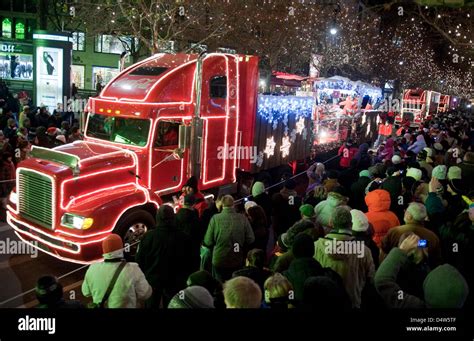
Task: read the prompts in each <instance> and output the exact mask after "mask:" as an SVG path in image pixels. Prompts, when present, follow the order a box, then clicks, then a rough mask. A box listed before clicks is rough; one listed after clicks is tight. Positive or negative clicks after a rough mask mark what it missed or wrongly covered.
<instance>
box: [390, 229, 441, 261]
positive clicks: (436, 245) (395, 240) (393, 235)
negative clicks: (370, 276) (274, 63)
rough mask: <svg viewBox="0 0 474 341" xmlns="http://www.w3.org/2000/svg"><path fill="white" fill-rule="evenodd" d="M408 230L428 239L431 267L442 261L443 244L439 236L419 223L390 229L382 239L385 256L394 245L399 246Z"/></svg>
mask: <svg viewBox="0 0 474 341" xmlns="http://www.w3.org/2000/svg"><path fill="white" fill-rule="evenodd" d="M408 232H413V233H415V234H416V235H417V236H418V237H420V239H426V240H427V246H428V256H429V262H430V265H431V267H433V268H434V267H436V266H437V265H438V264H440V263H441V245H440V242H439V238H438V236H437V235H436V234H434V233H433V232H432V231H430V230H428V229H427V228H425V227H424V226H423V225H417V224H405V225H402V226H397V227H394V228H392V229H390V230H389V231H388V233H387V234H386V236H385V237H384V238H383V240H382V244H381V246H382V247H381V248H382V252H383V256H385V255H388V253H389V252H390V251H391V250H392V249H393V248H394V247H397V246H398V244H399V242H400V237H401V236H402V235H403V234H404V233H408Z"/></svg>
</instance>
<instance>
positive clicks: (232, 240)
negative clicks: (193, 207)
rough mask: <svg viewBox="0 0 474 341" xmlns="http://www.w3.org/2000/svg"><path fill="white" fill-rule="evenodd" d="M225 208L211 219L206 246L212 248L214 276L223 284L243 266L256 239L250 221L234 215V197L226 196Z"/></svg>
mask: <svg viewBox="0 0 474 341" xmlns="http://www.w3.org/2000/svg"><path fill="white" fill-rule="evenodd" d="M222 206H223V208H222V212H221V213H218V214H216V215H214V216H213V217H212V218H211V221H210V223H209V227H208V229H207V232H206V235H205V237H204V244H205V245H206V246H207V247H208V248H210V249H212V267H213V276H214V277H215V278H216V279H217V280H219V281H221V282H224V281H225V280H227V279H229V278H230V277H231V276H232V273H233V272H234V271H236V270H238V269H240V268H241V267H242V266H243V265H244V260H245V254H246V253H245V250H246V249H247V248H248V247H249V246H250V245H251V244H252V243H253V242H254V241H255V236H254V234H253V231H252V227H251V225H250V223H249V221H248V220H247V218H246V217H245V216H244V215H242V214H240V213H236V212H235V209H234V199H233V198H232V196H230V195H226V196H224V197H223V198H222Z"/></svg>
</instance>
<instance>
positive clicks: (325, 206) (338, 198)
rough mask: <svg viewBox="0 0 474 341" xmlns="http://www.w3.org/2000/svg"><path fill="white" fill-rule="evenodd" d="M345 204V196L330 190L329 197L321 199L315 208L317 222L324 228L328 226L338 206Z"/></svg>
mask: <svg viewBox="0 0 474 341" xmlns="http://www.w3.org/2000/svg"><path fill="white" fill-rule="evenodd" d="M344 204H345V198H344V197H343V196H342V195H340V194H338V193H335V192H330V193H329V194H328V198H327V199H326V200H324V201H321V202H320V203H319V204H317V205H316V207H315V208H314V213H316V222H317V223H319V224H320V225H321V226H323V228H326V229H327V228H328V227H329V223H330V221H331V218H332V216H333V214H334V211H335V209H336V207H338V206H340V205H344Z"/></svg>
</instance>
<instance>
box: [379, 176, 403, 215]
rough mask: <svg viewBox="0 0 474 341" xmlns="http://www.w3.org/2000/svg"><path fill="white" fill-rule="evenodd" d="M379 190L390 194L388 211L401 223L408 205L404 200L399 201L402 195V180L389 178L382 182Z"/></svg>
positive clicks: (396, 177) (398, 177) (394, 177)
mask: <svg viewBox="0 0 474 341" xmlns="http://www.w3.org/2000/svg"><path fill="white" fill-rule="evenodd" d="M381 189H384V190H386V191H387V192H388V193H390V211H392V212H393V213H395V214H396V215H397V217H398V220H400V221H403V216H404V214H405V208H406V207H407V205H408V203H406V202H405V200H401V201H400V200H399V199H400V196H401V195H402V178H401V177H400V176H390V177H388V178H386V179H385V180H384V182H383V183H382V186H381Z"/></svg>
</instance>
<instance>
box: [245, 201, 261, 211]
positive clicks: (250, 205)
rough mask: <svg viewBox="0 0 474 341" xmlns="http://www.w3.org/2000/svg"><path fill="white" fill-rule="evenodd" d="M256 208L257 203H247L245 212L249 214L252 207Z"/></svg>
mask: <svg viewBox="0 0 474 341" xmlns="http://www.w3.org/2000/svg"><path fill="white" fill-rule="evenodd" d="M254 206H258V205H257V203H256V202H255V201H247V202H246V203H245V205H244V207H245V212H248V211H249V208H250V207H254Z"/></svg>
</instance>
